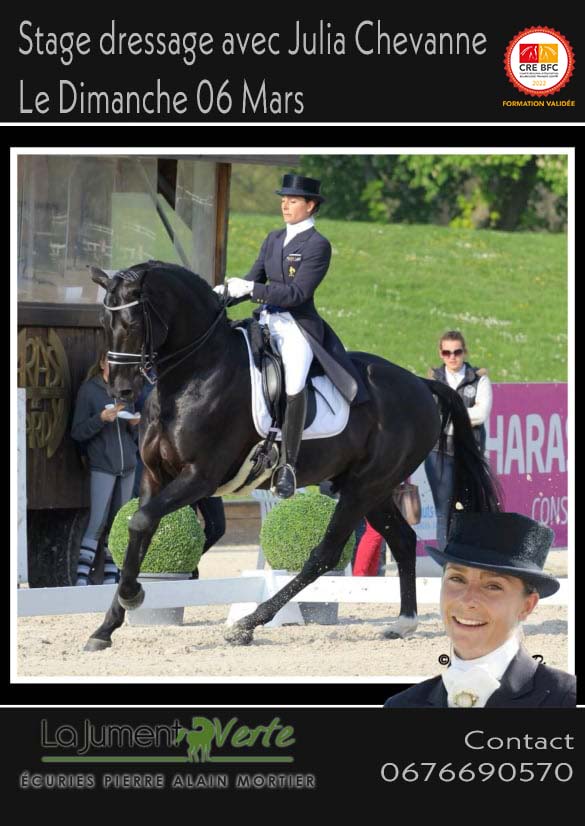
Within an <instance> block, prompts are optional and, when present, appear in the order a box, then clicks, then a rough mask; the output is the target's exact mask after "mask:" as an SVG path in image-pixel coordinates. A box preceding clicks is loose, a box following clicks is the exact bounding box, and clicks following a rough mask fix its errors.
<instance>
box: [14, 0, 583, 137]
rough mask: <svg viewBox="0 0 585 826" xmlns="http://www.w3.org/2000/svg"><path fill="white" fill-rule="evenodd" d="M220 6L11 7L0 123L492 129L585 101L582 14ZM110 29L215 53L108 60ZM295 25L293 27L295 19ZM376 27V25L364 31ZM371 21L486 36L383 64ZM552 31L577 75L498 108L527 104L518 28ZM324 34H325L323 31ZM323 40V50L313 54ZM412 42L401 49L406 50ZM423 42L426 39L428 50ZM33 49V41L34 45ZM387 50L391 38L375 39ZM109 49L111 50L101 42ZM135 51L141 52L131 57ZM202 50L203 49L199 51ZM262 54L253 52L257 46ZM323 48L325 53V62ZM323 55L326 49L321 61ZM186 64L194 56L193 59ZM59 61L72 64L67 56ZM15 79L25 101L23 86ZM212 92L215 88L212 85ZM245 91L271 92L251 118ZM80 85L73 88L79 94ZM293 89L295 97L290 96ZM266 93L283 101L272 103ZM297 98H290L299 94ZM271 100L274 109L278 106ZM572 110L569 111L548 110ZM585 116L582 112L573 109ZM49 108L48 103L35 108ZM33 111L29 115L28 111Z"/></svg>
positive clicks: (552, 119)
mask: <svg viewBox="0 0 585 826" xmlns="http://www.w3.org/2000/svg"><path fill="white" fill-rule="evenodd" d="M224 11H225V10H223V9H221V8H218V9H215V10H213V11H212V10H210V9H206V10H202V9H201V8H198V7H193V8H192V9H184V10H179V9H176V8H174V7H173V10H172V13H168V11H167V10H166V9H163V8H161V7H156V6H155V7H152V8H150V9H149V10H146V9H145V8H142V9H141V10H140V15H136V14H134V13H133V12H130V11H129V10H128V9H126V8H125V7H121V6H120V5H119V6H118V7H117V8H112V9H111V10H110V9H108V7H107V5H105V6H102V5H100V6H99V8H94V9H92V13H91V15H88V13H87V10H86V9H85V8H79V9H74V10H67V13H65V12H64V11H63V10H60V9H58V8H57V7H55V5H54V4H53V5H51V6H44V7H42V8H37V9H35V11H34V13H33V11H30V10H25V9H24V8H21V7H19V6H14V7H11V8H10V9H9V10H8V11H5V13H4V15H3V18H4V19H3V26H2V32H1V37H2V39H3V41H4V45H3V57H4V65H5V66H6V67H7V71H6V72H5V76H4V83H3V86H4V89H3V105H2V109H1V115H0V119H1V120H2V121H5V122H10V121H19V122H23V121H27V122H39V123H41V122H45V123H47V122H53V123H66V122H87V121H92V122H100V121H101V122H104V121H118V122H137V121H142V122H145V121H146V122H148V123H154V122H163V121H167V122H169V121H171V122H177V123H179V122H183V123H187V122H194V123H205V122H209V121H210V120H211V121H215V122H218V123H226V122H245V123H258V122H280V123H287V124H294V123H301V122H304V123H310V122H324V123H333V122H340V121H341V122H353V123H360V122H376V123H382V122H393V123H397V122H402V123H406V122H416V123H421V122H427V123H429V122H433V123H440V122H470V123H482V122H496V121H501V122H502V123H506V124H509V123H526V124H534V123H536V122H539V123H568V122H577V121H579V120H583V115H582V107H583V105H584V104H583V102H582V101H580V100H579V93H578V86H579V77H580V71H579V49H580V42H581V39H582V38H581V37H580V34H581V32H580V28H579V27H578V26H577V15H576V12H575V11H574V10H573V11H571V9H570V7H569V6H567V5H565V6H563V5H559V4H557V5H556V6H555V7H551V6H550V4H548V5H547V6H544V5H543V8H542V9H539V8H538V5H537V4H535V3H531V4H529V5H525V4H509V5H508V7H507V8H506V9H505V10H504V11H498V10H497V8H496V7H494V5H493V4H484V5H483V6H480V7H478V6H477V5H469V4H468V5H463V6H460V5H458V6H455V7H454V6H451V5H449V4H440V5H439V6H430V7H418V6H416V5H415V6H412V7H404V6H398V5H396V4H387V5H386V6H385V7H382V8H377V7H376V6H375V5H374V4H365V5H362V6H357V7H355V8H354V9H353V10H352V11H351V13H349V12H347V11H346V12H344V13H341V12H340V9H339V7H336V8H335V9H334V11H332V12H331V13H327V10H326V9H322V7H321V5H320V6H319V9H318V10H312V9H307V8H306V7H303V8H302V9H299V10H297V9H295V8H292V9H291V8H289V7H286V9H280V10H279V13H278V14H270V15H266V13H264V12H261V11H260V10H258V9H256V10H253V9H251V8H250V7H249V6H246V7H245V10H244V9H242V10H240V11H235V12H234V11H233V10H232V9H230V11H229V13H224ZM23 20H27V21H30V23H31V24H32V25H31V26H30V27H27V28H26V29H25V34H28V35H29V36H32V37H33V38H34V32H35V30H36V28H37V27H38V28H39V29H40V30H41V31H42V32H43V33H44V34H46V33H48V32H54V33H55V34H57V35H60V34H61V33H63V32H73V33H74V34H75V35H77V34H79V33H80V32H87V33H88V34H90V36H91V37H92V40H91V44H90V47H89V48H90V52H89V54H86V55H82V54H81V55H77V56H75V55H74V57H73V61H72V63H71V64H70V65H63V63H62V62H61V61H60V58H59V57H58V56H52V55H49V54H46V51H47V46H46V45H44V44H45V43H46V42H47V41H46V38H45V39H43V40H42V41H41V45H40V49H41V50H42V52H43V53H42V54H38V51H39V49H38V48H37V46H36V45H35V47H34V50H33V52H32V53H30V54H21V53H20V52H19V49H21V50H23V51H25V52H26V51H27V50H28V49H29V43H28V40H26V39H25V38H24V37H23V36H22V35H21V33H20V25H21V23H22V21H23ZM112 20H114V21H115V31H116V33H119V32H125V33H131V32H135V33H146V32H151V33H153V34H157V33H159V32H160V33H165V35H168V34H169V33H172V32H177V33H178V34H180V35H182V34H183V33H186V32H196V33H197V35H198V37H200V36H201V35H202V34H203V33H210V34H211V35H212V36H213V38H214V40H213V46H212V53H211V54H207V55H206V54H199V55H197V54H196V56H195V59H194V63H193V65H191V66H189V65H186V64H185V61H184V60H183V59H182V57H181V56H178V55H168V54H165V55H151V56H149V55H144V54H136V53H135V54H129V53H128V51H127V50H126V51H125V53H124V54H115V55H113V54H111V55H104V54H102V53H101V52H100V50H99V36H100V35H101V34H103V33H104V32H108V31H110V30H111V26H112ZM297 21H298V23H297ZM364 21H366V28H364V29H362V36H361V41H360V42H361V44H362V48H363V49H374V51H375V52H376V53H374V54H369V55H366V54H362V53H360V51H359V50H358V49H357V47H356V44H355V33H356V30H357V29H358V27H359V25H360V24H362V23H363V22H364ZM370 21H371V23H372V26H370ZM378 21H379V23H380V30H381V31H382V32H383V33H386V34H389V35H391V36H393V35H395V34H397V33H405V34H406V35H407V36H408V35H409V34H412V35H413V36H414V38H415V41H416V38H417V37H418V35H419V34H421V33H423V34H426V33H427V32H431V33H435V34H437V33H440V32H449V33H451V34H455V35H456V34H457V33H466V34H468V35H469V36H470V39H471V38H472V36H473V35H474V34H479V33H481V34H483V35H485V44H484V43H483V40H482V41H481V44H479V43H478V45H479V46H480V49H481V51H483V50H484V49H485V52H484V53H483V54H473V53H472V54H469V55H468V54H440V55H432V54H430V55H429V54H427V53H425V52H424V50H421V48H420V47H419V49H418V52H417V53H416V54H414V53H413V49H412V48H410V49H409V51H408V53H406V54H402V55H400V54H395V53H392V54H391V55H387V54H377V51H378V48H377V46H376V44H377V42H378ZM297 25H298V27H299V28H300V30H301V32H302V33H303V34H305V35H306V36H307V37H308V43H309V48H310V49H313V36H315V39H316V43H317V46H316V48H317V52H318V53H317V54H297V55H291V54H289V51H290V50H294V48H295V43H296V39H297V38H296V29H297ZM537 25H540V26H546V27H548V28H551V29H554V30H555V31H558V32H560V34H561V35H563V36H564V37H565V38H567V39H568V41H569V43H570V45H571V47H572V49H573V52H574V53H575V55H576V61H575V67H576V68H575V71H574V72H573V76H572V77H571V79H570V80H569V82H568V84H567V85H566V86H565V87H564V88H562V89H561V90H559V91H558V92H556V93H554V94H553V95H550V96H546V97H544V98H538V100H540V101H542V100H544V101H545V105H544V107H541V108H536V109H535V108H532V107H516V106H504V105H503V104H502V101H504V100H506V101H508V100H509V101H527V100H531V99H532V98H531V97H530V96H529V95H527V94H525V93H523V92H521V91H519V90H517V89H516V88H515V87H514V86H513V85H512V83H511V82H510V81H509V80H508V78H507V76H506V73H505V71H504V63H503V61H504V54H505V51H506V47H507V45H508V43H509V42H510V40H511V39H512V38H514V37H515V36H516V35H517V34H519V33H520V32H521V31H523V30H524V29H526V28H530V27H532V26H537ZM226 32H230V33H233V34H234V35H235V34H236V33H238V34H240V35H241V36H242V37H244V36H245V35H246V34H250V35H252V34H253V33H262V34H264V35H266V37H268V36H269V35H270V34H272V33H277V34H278V35H279V37H278V39H277V40H273V41H271V42H272V45H273V46H274V47H275V50H276V49H278V51H279V54H277V55H273V54H269V53H265V54H261V53H260V54H254V53H253V52H251V51H250V48H251V41H248V45H247V46H246V53H245V54H244V55H242V54H241V52H240V53H239V54H235V55H229V54H227V55H226V54H225V53H224V52H223V51H222V42H223V36H224V34H225V33H226ZM321 32H323V36H322V35H321ZM335 33H340V34H343V36H344V38H345V48H344V53H343V54H335V53H333V48H332V47H329V48H328V46H327V43H328V37H327V36H328V35H329V38H330V40H331V43H333V42H334V35H335ZM321 42H322V43H323V44H324V46H323V48H321V46H320V44H321ZM405 42H406V41H405ZM424 42H425V41H424V39H423V41H422V43H423V44H424ZM35 43H36V41H35ZM382 44H383V47H384V48H385V40H384V39H382ZM106 45H107V44H106ZM137 48H138V47H137ZM196 48H197V47H196ZM258 48H259V50H261V47H258ZM328 51H329V53H327V52H328ZM321 52H325V53H321ZM187 59H188V60H191V58H187ZM64 60H65V62H67V58H66V57H65V58H64ZM157 78H159V79H160V81H161V87H162V88H163V89H165V90H166V91H168V92H169V93H170V94H171V95H172V94H174V93H175V92H177V91H180V90H181V91H184V92H185V93H186V94H187V96H188V101H189V102H188V106H187V110H186V111H185V113H184V114H176V113H173V114H172V115H169V114H168V113H167V111H166V110H164V111H163V112H161V113H154V114H152V115H146V116H145V115H142V116H139V115H136V114H132V113H130V114H119V115H113V114H110V115H107V114H105V113H103V114H92V115H85V116H84V114H83V113H82V111H81V97H82V93H83V92H89V91H102V90H103V91H107V92H110V93H111V92H113V91H114V90H120V91H127V90H135V91H136V92H139V93H143V92H146V91H149V90H153V89H154V88H155V86H156V79H157ZM21 80H22V81H23V86H22V92H21V85H20V81H21ZM61 80H64V81H69V82H70V83H72V84H73V85H74V87H75V89H76V92H77V94H78V101H77V107H76V108H75V109H72V111H70V112H69V111H66V110H68V109H69V107H70V106H71V105H72V100H73V98H72V90H71V87H70V86H68V85H67V84H64V97H63V106H62V107H61V108H62V110H63V111H62V112H60V111H59V108H60V107H59V85H60V81H61ZM226 80H228V81H229V83H228V84H227V85H226V86H225V89H224V91H227V92H229V94H230V95H231V97H232V101H231V104H229V103H228V101H227V98H222V103H221V104H220V106H221V108H222V109H224V110H227V111H224V112H221V111H219V110H218V109H217V108H215V107H214V108H212V109H211V110H210V111H209V112H208V113H207V114H204V112H205V111H206V110H207V107H208V97H207V95H208V93H209V91H210V89H211V88H213V91H214V95H217V94H218V93H219V90H220V89H221V88H222V86H223V84H224V82H225V81H226ZM202 81H203V82H204V84H203V88H202V90H201V93H202V95H201V105H200V106H197V105H196V104H195V96H196V91H197V88H198V86H199V84H200V83H201V82H202ZM206 82H209V84H208V83H206ZM244 82H245V83H246V84H247V88H248V89H249V92H250V95H251V97H252V98H254V99H256V97H257V94H258V91H259V89H260V87H261V85H262V83H263V82H265V83H266V87H265V88H266V94H267V104H266V109H265V110H264V108H263V107H260V108H258V109H257V110H256V111H254V110H253V108H252V107H251V106H250V104H249V100H248V103H247V105H246V107H244V105H243V104H244V97H245V96H244ZM82 83H83V84H84V86H81V84H82ZM42 91H44V92H46V93H47V94H48V95H49V97H50V105H49V111H48V112H47V113H46V114H43V113H42V112H39V111H37V108H36V106H35V103H34V100H35V96H36V95H37V94H38V93H39V92H42ZM287 92H289V93H290V95H289V97H288V104H287V103H286V100H287V94H286V93H287ZM273 93H275V94H276V99H277V102H276V103H273V105H272V106H271V105H270V101H271V100H272V95H273ZM297 93H298V94H299V95H300V97H299V98H297V97H296V94H297ZM278 101H281V102H280V103H279V102H278ZM563 101H572V102H574V105H569V106H561V105H558V106H556V105H555V106H549V105H548V104H549V103H551V102H552V103H555V104H560V103H561V102H563ZM580 107H581V108H580ZM40 108H41V109H44V108H45V107H40ZM31 109H32V110H33V111H32V112H31V111H29V112H26V111H25V110H31Z"/></svg>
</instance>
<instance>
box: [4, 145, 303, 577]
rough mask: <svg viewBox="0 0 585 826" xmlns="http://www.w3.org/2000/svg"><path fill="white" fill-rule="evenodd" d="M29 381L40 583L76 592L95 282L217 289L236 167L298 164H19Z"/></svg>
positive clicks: (124, 160) (31, 551)
mask: <svg viewBox="0 0 585 826" xmlns="http://www.w3.org/2000/svg"><path fill="white" fill-rule="evenodd" d="M18 161H19V168H18V287H19V300H18V329H19V332H18V384H19V387H24V388H26V397H27V403H26V434H27V436H26V438H27V462H26V464H27V532H28V569H29V584H30V585H31V586H33V587H34V586H54V585H69V584H71V583H72V581H74V579H73V577H74V573H75V569H76V564H77V555H78V552H79V542H80V539H81V536H82V535H83V531H84V529H85V525H86V523H87V517H88V507H89V474H88V473H87V471H86V470H85V468H84V466H83V464H82V459H81V455H80V452H79V448H78V446H77V444H76V443H75V442H74V441H73V440H72V439H71V437H70V436H69V429H70V425H71V418H72V414H73V406H74V403H75V398H76V395H77V392H78V389H79V386H80V385H81V383H82V381H83V380H84V378H85V375H86V373H87V370H88V368H89V366H90V365H91V364H92V363H93V362H94V361H95V358H96V354H97V352H98V351H99V349H100V347H101V344H102V328H101V313H102V308H101V294H100V290H99V288H97V287H96V285H94V284H93V283H92V282H91V280H90V279H89V276H88V274H87V266H88V265H89V264H95V265H96V266H100V267H101V268H102V269H105V270H110V271H111V270H117V269H120V268H122V267H124V266H128V265H129V264H132V263H136V262H137V261H139V260H147V259H148V258H159V259H161V260H167V261H174V262H176V263H180V264H183V265H184V266H187V267H188V268H189V269H191V270H193V271H194V272H197V273H199V274H200V275H202V276H203V277H205V278H207V279H208V280H209V282H210V283H212V284H216V283H219V282H220V281H222V280H223V278H224V275H225V269H226V251H227V231H228V213H229V196H230V178H231V169H232V164H234V163H254V164H269V165H279V166H288V167H289V168H293V167H294V166H295V165H296V164H297V163H298V156H290V155H289V156H284V155H278V156H251V155H250V156H244V155H238V156H222V155H216V156H211V155H181V156H163V157H154V156H148V155H140V156H138V155H126V156H105V155H104V156H88V155H67V156H58V155H47V156H41V155H22V156H20V157H19V159H18Z"/></svg>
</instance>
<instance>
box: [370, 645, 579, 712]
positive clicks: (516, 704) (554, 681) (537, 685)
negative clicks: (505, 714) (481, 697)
mask: <svg viewBox="0 0 585 826" xmlns="http://www.w3.org/2000/svg"><path fill="white" fill-rule="evenodd" d="M576 703H577V681H576V679H575V677H574V676H572V675H571V674H567V673H566V672H565V671H559V669H557V668H549V667H548V666H547V665H543V664H541V663H538V662H537V661H536V660H533V659H532V657H531V656H530V655H529V654H528V653H527V652H526V651H525V650H524V648H522V647H521V648H520V650H519V651H518V653H517V654H516V656H515V657H514V659H513V660H512V662H511V663H510V665H509V666H508V668H507V669H506V671H505V672H504V674H503V676H502V679H501V684H500V687H499V688H498V689H497V690H496V691H494V693H493V694H492V696H491V697H490V698H489V700H488V701H487V703H486V705H485V708H575V706H576ZM384 708H448V705H447V691H446V689H445V685H444V683H443V680H442V679H441V677H433V678H432V679H430V680H425V681H424V682H422V683H418V684H417V685H413V686H412V687H411V688H407V689H406V691H401V692H400V694H395V695H394V697H390V698H389V699H388V700H386V702H385V703H384Z"/></svg>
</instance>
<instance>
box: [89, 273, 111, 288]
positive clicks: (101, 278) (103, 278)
mask: <svg viewBox="0 0 585 826" xmlns="http://www.w3.org/2000/svg"><path fill="white" fill-rule="evenodd" d="M89 270H90V272H91V280H92V281H95V283H96V284H99V285H100V287H103V288H104V290H107V289H108V286H109V284H110V279H109V277H108V274H107V273H105V272H104V271H103V270H100V269H99V268H98V267H90V268H89Z"/></svg>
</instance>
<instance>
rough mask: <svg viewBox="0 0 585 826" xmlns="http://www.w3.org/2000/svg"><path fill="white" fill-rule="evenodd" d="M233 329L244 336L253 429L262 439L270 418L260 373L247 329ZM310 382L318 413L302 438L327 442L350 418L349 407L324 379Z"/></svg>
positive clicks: (279, 433)
mask: <svg viewBox="0 0 585 826" xmlns="http://www.w3.org/2000/svg"><path fill="white" fill-rule="evenodd" d="M236 330H239V331H240V333H241V334H242V335H243V336H244V338H245V340H246V347H247V348H248V360H249V364H250V384H251V385H252V418H253V419H254V427H255V428H256V432H257V433H258V435H259V436H262V438H265V437H266V436H267V434H268V430H269V428H270V425H271V423H272V419H271V418H270V413H269V412H268V407H267V405H266V401H265V399H264V393H263V392H262V374H261V372H260V370H258V368H257V367H256V365H255V364H254V359H253V357H252V350H251V347H250V342H249V341H248V334H247V332H246V330H244V329H242V327H236ZM311 381H312V382H313V386H314V387H315V389H316V390H318V391H319V392H318V393H315V399H316V401H317V413H316V415H315V418H314V419H313V422H312V423H311V424H310V425H309V427H307V428H306V430H304V431H303V439H327V438H329V437H330V436H337V435H338V434H339V433H341V431H342V430H344V429H345V426H346V424H347V421H348V419H349V404H348V403H347V401H346V400H345V399H344V397H343V396H342V395H341V393H340V392H339V390H338V389H337V387H335V385H334V384H333V382H332V381H331V379H329V378H327V376H315V377H314V378H312V379H311ZM320 394H322V395H323V396H324V397H325V399H327V402H328V403H329V404H330V405H331V409H332V410H333V411H335V412H334V413H332V412H331V410H330V409H329V407H328V405H327V404H326V403H325V401H324V400H323V398H322V397H321V395H320ZM276 438H277V439H282V434H281V432H280V430H279V431H278V432H277V434H276Z"/></svg>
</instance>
